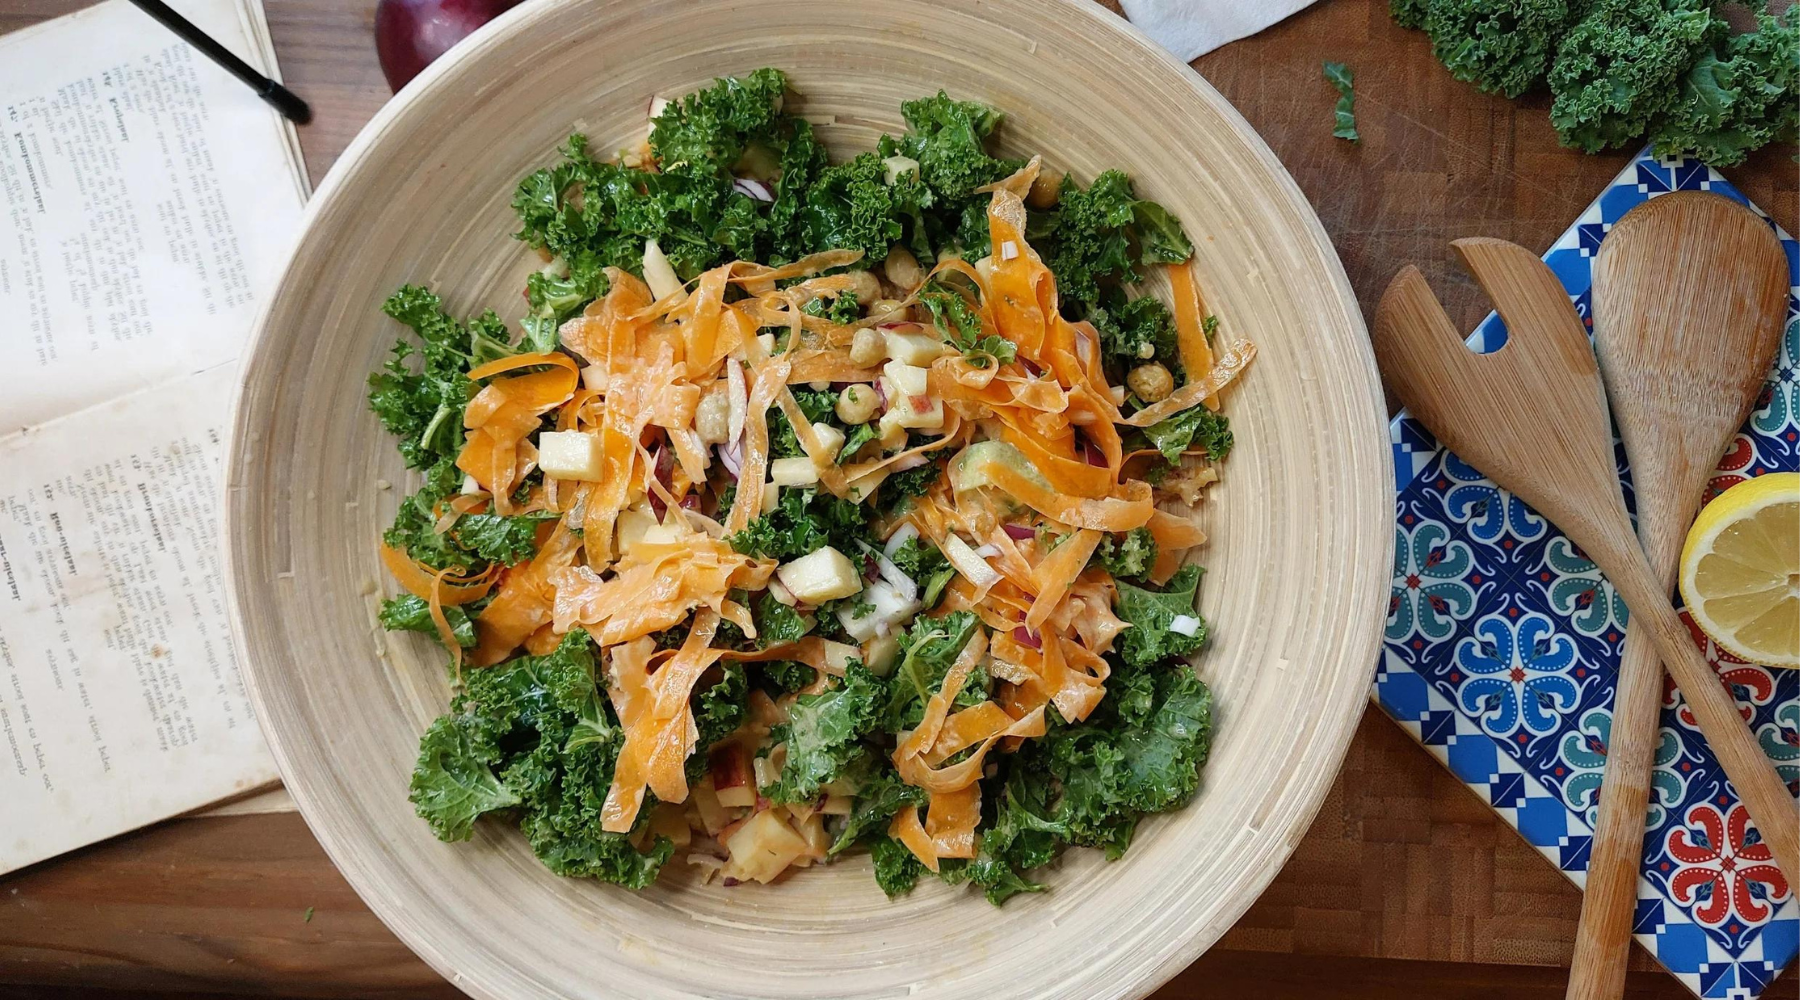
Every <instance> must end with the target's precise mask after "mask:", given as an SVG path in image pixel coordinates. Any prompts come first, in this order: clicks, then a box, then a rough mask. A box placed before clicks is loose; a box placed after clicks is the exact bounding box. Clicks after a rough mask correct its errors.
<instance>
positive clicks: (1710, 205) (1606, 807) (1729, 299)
mask: <svg viewBox="0 0 1800 1000" xmlns="http://www.w3.org/2000/svg"><path fill="white" fill-rule="evenodd" d="M1787 296H1788V271H1787V258H1786V256H1785V255H1784V254H1783V253H1782V251H1781V245H1780V243H1779V242H1777V241H1776V239H1775V236H1774V234H1773V233H1772V232H1770V230H1769V227H1768V225H1767V224H1766V223H1764V222H1763V220H1761V219H1759V218H1757V217H1756V215H1755V214H1754V213H1752V212H1750V211H1749V210H1748V209H1746V208H1744V207H1743V206H1742V205H1739V204H1737V203H1736V202H1734V201H1731V200H1730V199H1728V198H1723V197H1720V196H1719V195H1715V194H1705V193H1701V192H1696V191H1683V192H1675V193H1673V194H1669V195H1665V196H1662V197H1659V198H1655V199H1652V200H1650V201H1647V202H1645V203H1643V204H1641V205H1639V206H1637V207H1636V208H1634V209H1632V210H1631V211H1630V212H1628V213H1626V215H1625V217H1624V218H1622V219H1620V220H1619V221H1618V222H1617V223H1615V224H1614V226H1613V227H1612V230H1611V232H1609V233H1608V234H1607V237H1606V242H1605V243H1603V244H1602V245H1601V247H1600V254H1599V257H1598V259H1597V260H1595V262H1594V288H1593V304H1594V313H1593V317H1594V349H1595V354H1596V355H1597V356H1598V358H1599V365H1600V373H1601V376H1602V378H1603V380H1604V381H1605V384H1606V394H1607V396H1608V397H1609V398H1610V400H1611V402H1612V413H1613V419H1614V421H1615V422H1616V423H1617V424H1618V428H1619V437H1620V439H1621V440H1622V441H1623V442H1624V444H1625V454H1626V457H1627V459H1628V460H1629V462H1630V465H1631V473H1632V480H1633V482H1634V483H1635V484H1636V486H1637V515H1638V521H1637V523H1638V538H1639V540H1640V541H1641V542H1642V546H1643V550H1644V555H1645V559H1646V562H1647V563H1648V565H1649V566H1650V567H1651V569H1653V570H1654V571H1655V573H1656V575H1657V578H1658V582H1659V583H1660V584H1661V592H1662V593H1664V594H1667V593H1668V592H1669V591H1670V590H1671V589H1672V587H1673V583H1674V578H1675V576H1676V575H1677V570H1678V565H1679V562H1680V556H1681V546H1682V544H1683V540H1684V535H1685V532H1686V530H1687V528H1688V526H1689V525H1691V524H1692V523H1693V521H1694V515H1695V514H1696V513H1697V512H1698V511H1699V507H1700V500H1701V497H1702V496H1703V495H1704V493H1705V492H1706V485H1707V483H1708V482H1709V481H1710V479H1711V477H1712V474H1713V469H1714V467H1715V466H1716V465H1717V462H1718V456H1719V455H1720V453H1721V452H1723V451H1724V450H1725V449H1726V447H1727V446H1728V445H1729V444H1730V442H1731V440H1732V438H1733V437H1735V436H1736V434H1737V431H1738V429H1739V428H1740V427H1742V426H1743V423H1744V418H1745V417H1746V416H1748V415H1749V412H1750V409H1751V408H1752V407H1753V406H1755V404H1756V398H1757V396H1758V394H1759V393H1760V392H1761V390H1762V385H1763V380H1764V378H1765V377H1766V376H1767V374H1768V371H1769V366H1770V365H1771V364H1773V363H1774V359H1775V354H1776V351H1777V349H1778V348H1779V346H1780V338H1781V331H1782V327H1783V325H1784V324H1783V319H1784V317H1785V314H1786V311H1787ZM1662 678H1663V670H1662V661H1661V659H1660V657H1658V655H1657V652H1656V649H1655V647H1654V644H1653V643H1651V642H1650V640H1649V638H1648V637H1647V636H1645V635H1644V634H1642V632H1641V630H1640V629H1638V628H1635V627H1633V628H1628V629H1627V630H1626V633H1625V648H1624V650H1623V651H1622V653H1621V658H1620V663H1619V675H1618V686H1617V688H1616V694H1615V696H1614V700H1613V717H1612V730H1611V733H1610V735H1609V736H1608V738H1607V748H1606V772H1605V775H1604V779H1603V781H1602V784H1601V787H1600V808H1599V819H1598V821H1597V822H1596V823H1595V824H1594V840H1593V847H1592V853H1591V854H1590V856H1589V859H1588V875H1587V892H1586V893H1585V895H1584V896H1583V898H1582V905H1581V922H1580V924H1579V925H1578V926H1577V927H1576V930H1575V958H1574V963H1573V965H1572V966H1571V968H1570V970H1569V989H1568V993H1567V998H1568V1000H1618V998H1619V997H1620V996H1621V995H1622V993H1623V992H1624V989H1625V966H1626V962H1627V960H1628V959H1629V958H1630V955H1631V920H1632V915H1633V914H1634V913H1635V912H1636V909H1637V895H1638V894H1637V886H1638V880H1639V876H1638V872H1639V866H1640V864H1641V863H1642V861H1643V854H1644V850H1643V848H1644V813H1645V807H1646V805H1647V804H1648V801H1649V797H1650V775H1651V771H1652V767H1653V761H1652V758H1653V756H1654V754H1655V752H1656V747H1657V744H1658V741H1659V732H1660V730H1659V722H1660V719H1661V698H1660V695H1661V693H1662Z"/></svg>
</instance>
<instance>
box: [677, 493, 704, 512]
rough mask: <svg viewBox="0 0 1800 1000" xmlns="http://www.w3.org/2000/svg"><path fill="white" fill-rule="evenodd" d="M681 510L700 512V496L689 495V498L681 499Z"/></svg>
mask: <svg viewBox="0 0 1800 1000" xmlns="http://www.w3.org/2000/svg"><path fill="white" fill-rule="evenodd" d="M681 509H682V510H699V509H700V497H699V495H698V494H695V493H689V494H688V495H687V496H684V497H682V498H681Z"/></svg>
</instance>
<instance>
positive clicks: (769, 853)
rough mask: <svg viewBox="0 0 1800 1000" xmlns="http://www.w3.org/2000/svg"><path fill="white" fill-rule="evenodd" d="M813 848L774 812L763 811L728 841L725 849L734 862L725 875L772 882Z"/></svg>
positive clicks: (726, 869) (729, 865) (727, 866)
mask: <svg viewBox="0 0 1800 1000" xmlns="http://www.w3.org/2000/svg"><path fill="white" fill-rule="evenodd" d="M810 847H811V845H810V844H808V843H807V841H806V840H805V839H804V838H802V837H801V836H800V835H799V834H797V833H795V832H794V830H793V828H792V827H790V826H788V825H787V823H785V822H783V821H782V819H781V817H780V816H778V815H776V814H775V812H774V811H773V810H764V811H763V812H759V813H757V814H756V815H754V816H752V817H750V819H749V820H747V821H745V823H744V824H743V825H742V826H740V827H738V828H737V829H736V830H734V831H732V834H731V836H730V837H729V838H727V839H726V841H725V849H726V850H727V851H729V852H731V863H730V864H728V865H726V866H725V875H726V877H727V878H736V879H749V880H754V881H757V882H764V883H767V882H772V881H774V880H775V878H776V876H778V875H780V874H781V873H782V870H783V869H785V868H787V866H788V865H790V864H793V862H794V859H795V858H798V857H799V856H800V855H802V854H806V853H807V852H808V851H809V849H810Z"/></svg>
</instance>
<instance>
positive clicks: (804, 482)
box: [769, 455, 819, 486]
mask: <svg viewBox="0 0 1800 1000" xmlns="http://www.w3.org/2000/svg"><path fill="white" fill-rule="evenodd" d="M769 481H770V482H772V483H774V484H775V485H776V486H811V485H812V484H814V483H816V482H818V481H819V467H818V466H816V465H814V464H813V460H812V459H810V458H807V457H806V456H805V455H795V456H794V457H793V458H778V459H776V460H775V461H773V462H770V463H769Z"/></svg>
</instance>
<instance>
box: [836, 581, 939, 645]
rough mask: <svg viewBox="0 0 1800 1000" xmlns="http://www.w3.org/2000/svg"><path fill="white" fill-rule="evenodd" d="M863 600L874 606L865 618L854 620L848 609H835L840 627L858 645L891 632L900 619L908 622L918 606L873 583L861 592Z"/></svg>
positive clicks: (881, 584)
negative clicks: (842, 627)
mask: <svg viewBox="0 0 1800 1000" xmlns="http://www.w3.org/2000/svg"><path fill="white" fill-rule="evenodd" d="M863 600H865V601H868V602H869V603H870V604H872V605H874V607H873V609H871V610H870V611H869V613H868V614H866V615H863V616H862V617H861V618H853V617H851V615H850V609H849V608H839V609H838V613H837V616H838V621H839V622H840V623H842V624H843V626H844V631H845V632H848V633H850V637H851V638H852V639H855V640H856V641H857V642H868V641H869V640H870V639H873V638H875V637H876V636H878V635H881V634H883V633H885V632H891V631H893V629H894V626H896V625H897V624H899V622H900V621H901V620H902V619H905V618H910V617H912V616H913V615H914V614H916V613H917V612H918V610H919V602H918V601H915V600H908V599H907V598H906V596H905V595H903V594H901V593H900V592H899V591H897V590H895V589H894V588H893V587H890V586H888V585H887V584H886V583H883V582H881V581H879V580H878V581H876V582H874V583H871V584H869V585H868V586H867V587H864V588H863Z"/></svg>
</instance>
